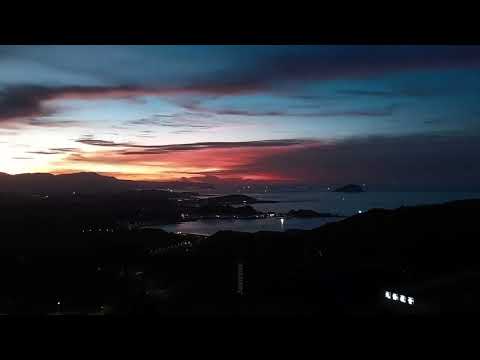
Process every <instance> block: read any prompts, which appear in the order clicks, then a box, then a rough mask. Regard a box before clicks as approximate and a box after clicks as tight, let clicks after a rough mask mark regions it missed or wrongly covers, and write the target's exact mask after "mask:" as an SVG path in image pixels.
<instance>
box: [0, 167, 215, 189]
mask: <svg viewBox="0 0 480 360" xmlns="http://www.w3.org/2000/svg"><path fill="white" fill-rule="evenodd" d="M182 186H183V187H186V186H198V187H208V184H205V183H188V182H168V183H164V182H156V181H133V180H120V179H117V178H115V177H112V176H105V175H100V174H97V173H94V172H79V173H72V174H59V175H54V174H50V173H26V174H17V175H9V174H6V173H0V192H14V193H26V194H58V193H74V192H75V193H99V192H118V191H127V190H134V189H139V188H140V189H152V188H165V187H172V188H176V187H178V188H181V187H182Z"/></svg>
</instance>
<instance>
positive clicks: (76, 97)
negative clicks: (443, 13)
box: [0, 46, 480, 187]
mask: <svg viewBox="0 0 480 360" xmlns="http://www.w3.org/2000/svg"><path fill="white" fill-rule="evenodd" d="M479 140H480V47H472V46H463V47H461V46H460V47H459V46H457V47H452V46H450V47H449V46H3V47H0V172H6V173H9V174H18V173H25V172H51V173H71V172H78V171H93V172H98V173H101V174H108V175H113V176H116V177H118V178H122V179H148V180H171V179H179V178H182V177H187V178H193V179H199V180H201V179H203V180H215V179H249V180H252V181H254V180H266V181H270V182H274V181H279V182H296V183H318V184H329V183H343V182H358V183H366V182H368V183H385V184H405V185H412V184H413V185H415V184H417V185H425V184H437V183H443V184H451V185H452V186H458V187H463V186H467V187H468V186H476V185H480V170H479V167H480V166H479V164H480V141H479Z"/></svg>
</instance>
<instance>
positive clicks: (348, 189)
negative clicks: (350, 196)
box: [333, 184, 365, 193]
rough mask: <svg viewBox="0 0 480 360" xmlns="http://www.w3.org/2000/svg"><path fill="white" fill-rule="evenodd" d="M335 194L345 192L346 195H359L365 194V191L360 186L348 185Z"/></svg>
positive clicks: (337, 190) (338, 189) (336, 190)
mask: <svg viewBox="0 0 480 360" xmlns="http://www.w3.org/2000/svg"><path fill="white" fill-rule="evenodd" d="M333 191H334V192H345V193H359V192H364V191H365V190H364V189H363V187H361V186H360V185H355V184H348V185H345V186H342V187H339V188H337V189H335V190H333Z"/></svg>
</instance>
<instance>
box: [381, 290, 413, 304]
mask: <svg viewBox="0 0 480 360" xmlns="http://www.w3.org/2000/svg"><path fill="white" fill-rule="evenodd" d="M385 298H386V299H388V300H393V301H400V302H401V303H404V304H407V303H408V305H413V304H414V303H415V300H414V299H413V297H412V296H408V297H407V296H406V295H401V294H397V293H394V292H391V291H385Z"/></svg>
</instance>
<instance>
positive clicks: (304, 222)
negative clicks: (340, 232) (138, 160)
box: [157, 218, 340, 235]
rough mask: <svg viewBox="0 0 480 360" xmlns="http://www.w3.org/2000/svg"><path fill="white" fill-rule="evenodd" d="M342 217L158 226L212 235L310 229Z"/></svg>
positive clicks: (213, 220)
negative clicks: (234, 232) (226, 232)
mask: <svg viewBox="0 0 480 360" xmlns="http://www.w3.org/2000/svg"><path fill="white" fill-rule="evenodd" d="M338 220H340V218H311V219H298V218H288V219H287V218H285V219H284V220H283V224H282V220H281V218H266V219H251V220H242V219H236V220H216V219H209V220H197V221H188V222H183V223H179V224H171V225H163V226H158V227H157V228H161V229H163V230H165V231H168V232H182V233H189V234H198V235H212V234H214V233H216V232H217V231H220V230H233V231H246V232H257V231H285V230H291V229H299V230H310V229H314V228H316V227H319V226H321V225H323V224H326V223H328V222H332V221H338Z"/></svg>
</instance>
